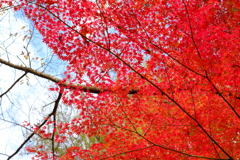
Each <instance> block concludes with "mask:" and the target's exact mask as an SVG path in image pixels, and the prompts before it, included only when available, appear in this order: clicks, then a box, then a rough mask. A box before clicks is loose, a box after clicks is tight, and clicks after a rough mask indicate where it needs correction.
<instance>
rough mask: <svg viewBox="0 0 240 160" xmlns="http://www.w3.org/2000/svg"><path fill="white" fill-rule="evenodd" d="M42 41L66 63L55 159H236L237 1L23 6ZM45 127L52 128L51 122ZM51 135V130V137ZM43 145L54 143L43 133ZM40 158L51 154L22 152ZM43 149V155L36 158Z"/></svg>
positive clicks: (239, 85) (239, 95) (81, 0)
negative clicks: (64, 119)
mask: <svg viewBox="0 0 240 160" xmlns="http://www.w3.org/2000/svg"><path fill="white" fill-rule="evenodd" d="M20 5H21V6H22V9H23V10H24V13H25V15H26V16H27V17H28V18H29V19H31V20H32V22H33V23H34V24H35V27H36V28H37V29H38V30H39V32H40V33H41V34H42V36H43V41H44V42H45V43H46V44H47V45H48V46H49V47H50V48H51V49H52V50H53V51H54V53H55V54H56V55H58V56H59V58H60V59H62V60H64V61H68V62H69V65H68V68H67V72H66V73H65V75H66V77H67V78H66V79H64V81H66V82H69V83H71V84H86V85H87V86H94V87H97V88H99V89H100V90H101V92H99V93H91V92H90V91H86V90H84V91H83V90H82V88H81V87H75V88H73V87H66V86H61V85H58V84H57V85H56V86H54V87H53V88H51V89H52V90H59V88H62V90H63V88H64V91H63V97H62V102H63V103H65V104H67V105H71V106H75V107H77V108H78V109H79V116H78V117H77V118H74V119H73V120H72V121H71V122H69V123H61V124H56V125H57V128H58V131H57V132H58V133H59V134H58V135H57V136H55V141H56V143H63V142H64V141H65V140H66V138H67V137H69V136H73V135H75V136H76V135H80V134H86V135H87V136H88V137H91V136H98V137H102V138H101V140H99V142H98V143H95V144H93V145H92V146H91V147H90V148H87V149H86V148H82V147H79V146H72V147H70V148H68V149H67V151H66V154H65V155H63V156H61V157H59V155H57V154H55V155H54V156H55V158H56V159H61V160H68V159H74V158H76V159H77V158H79V159H166V160H171V159H176V160H179V159H200V158H203V159H239V158H240V149H239V148H240V144H239V140H240V123H239V122H240V116H239V115H240V38H239V37H240V23H239V20H240V2H239V0H58V1H53V0H35V1H25V0H22V1H21V4H20ZM48 125H51V123H48ZM55 131H56V130H55ZM39 134H42V135H43V137H44V136H45V137H48V136H49V134H50V136H51V134H52V133H46V131H45V130H44V128H42V129H41V132H40V131H39ZM28 150H29V151H30V152H36V153H38V154H37V157H35V158H39V159H50V157H52V156H53V155H52V154H50V153H52V151H51V150H49V151H47V150H41V148H37V149H32V148H30V149H29V148H28ZM38 150H41V151H38Z"/></svg>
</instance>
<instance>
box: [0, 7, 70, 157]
mask: <svg viewBox="0 0 240 160" xmlns="http://www.w3.org/2000/svg"><path fill="white" fill-rule="evenodd" d="M0 14H1V15H0V58H1V59H4V60H9V61H10V62H11V63H14V64H18V65H20V64H21V65H26V66H28V67H30V66H31V67H32V68H34V69H38V70H39V71H43V70H44V72H45V73H48V74H51V75H54V76H56V77H58V78H63V77H64V75H63V74H62V73H63V72H64V70H65V66H66V63H65V62H62V61H61V60H59V59H58V58H57V56H56V55H53V53H52V51H51V49H49V48H48V47H47V46H46V45H45V44H44V43H43V42H42V37H41V35H40V34H39V32H38V31H37V30H36V29H34V27H33V24H32V23H31V22H30V21H29V20H28V19H27V18H26V17H25V16H24V14H23V12H22V11H18V12H13V11H11V10H8V11H6V12H5V13H4V12H0ZM31 34H32V36H31ZM30 37H31V38H32V39H31V41H30V42H29V38H30ZM26 48H27V49H26ZM29 52H30V53H29ZM28 55H29V56H28ZM41 59H42V60H41ZM29 60H30V61H31V64H30V63H29V62H30V61H29ZM44 64H45V65H44ZM22 74H23V72H21V71H17V70H15V69H12V68H10V67H7V66H5V65H0V94H1V93H3V92H5V91H6V90H7V89H8V88H9V87H10V86H11V85H12V84H13V83H14V81H15V80H16V79H18V78H19V77H20V76H21V75H22ZM50 85H52V83H51V82H49V81H47V80H43V79H41V78H38V77H36V76H34V75H31V74H28V77H24V78H23V79H22V80H21V81H20V82H19V83H18V84H16V85H15V87H14V88H13V89H12V90H11V91H10V92H9V93H8V94H7V95H4V96H3V97H2V98H0V142H1V145H0V153H2V154H8V155H11V154H12V153H13V152H14V151H15V150H16V148H18V147H19V146H20V144H21V143H22V142H23V141H24V139H25V138H24V137H23V133H24V132H25V131H24V130H23V129H22V128H21V127H19V126H17V125H15V124H13V123H9V122H14V123H19V124H22V122H23V121H30V122H31V123H34V122H39V121H41V120H42V118H43V117H44V115H46V114H48V112H47V111H48V110H50V109H51V107H49V108H48V109H46V108H45V110H44V111H43V110H42V109H41V108H42V106H43V105H45V104H47V103H50V102H51V101H52V100H54V96H55V95H54V93H53V92H49V90H48V87H49V86H50ZM3 119H4V120H7V121H9V122H6V121H3ZM6 158H7V157H6V156H5V155H1V154H0V159H6ZM13 159H17V160H19V159H30V157H29V156H27V155H21V153H20V154H18V155H17V156H15V157H14V158H13Z"/></svg>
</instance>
